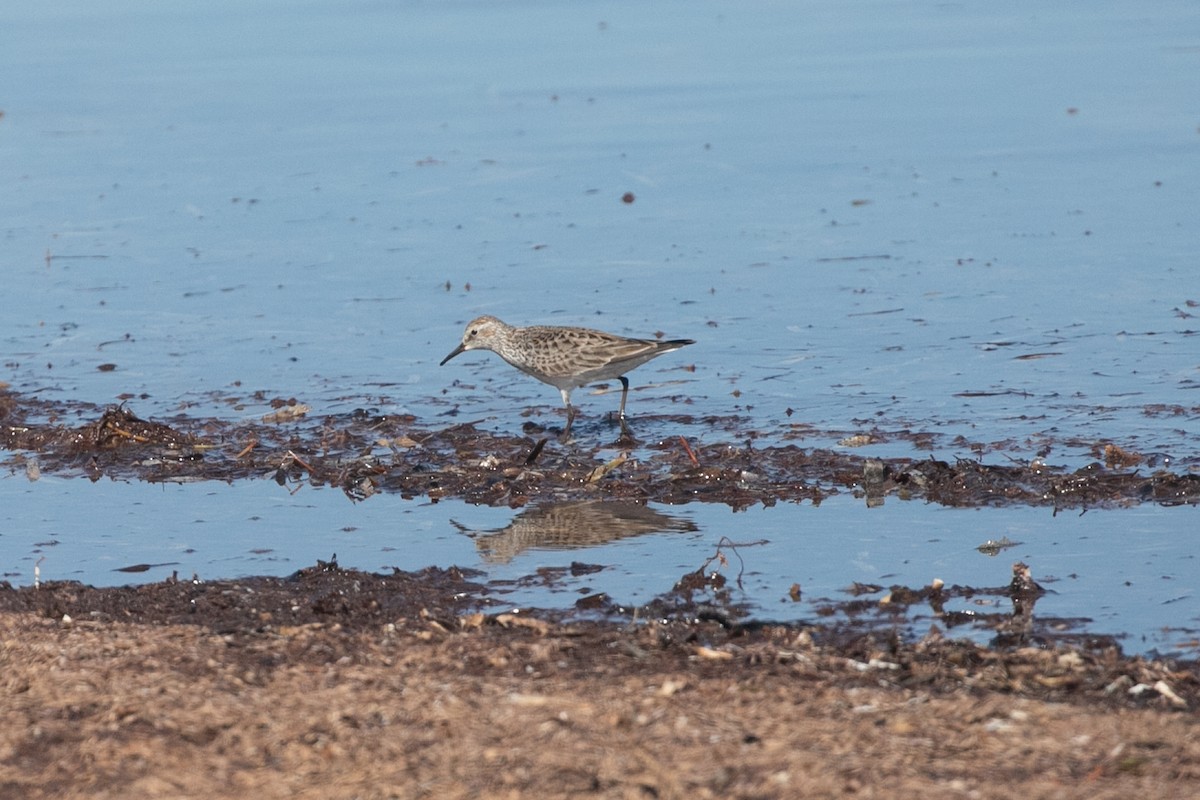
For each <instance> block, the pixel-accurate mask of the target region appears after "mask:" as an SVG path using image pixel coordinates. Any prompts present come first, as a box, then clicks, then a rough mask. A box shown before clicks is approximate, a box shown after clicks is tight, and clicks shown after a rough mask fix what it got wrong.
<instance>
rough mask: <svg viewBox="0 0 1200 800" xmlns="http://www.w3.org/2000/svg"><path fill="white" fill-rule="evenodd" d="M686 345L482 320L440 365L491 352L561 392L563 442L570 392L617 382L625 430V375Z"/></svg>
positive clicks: (571, 409)
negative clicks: (466, 355)
mask: <svg viewBox="0 0 1200 800" xmlns="http://www.w3.org/2000/svg"><path fill="white" fill-rule="evenodd" d="M689 344H695V341H694V340H693V339H670V340H667V341H661V342H660V341H656V340H653V339H630V338H627V337H625V336H616V335H615V334H611V333H605V332H604V331H597V330H592V329H591V328H573V327H567V326H559V325H531V326H529V327H527V328H517V327H514V326H512V325H506V324H505V323H503V322H501V321H500V320H498V319H496V318H495V317H492V316H483V317H479V318H478V319H474V320H471V322H470V324H469V325H467V329H466V331H464V332H463V337H462V342H461V343H460V344H459V345H458V347H456V348H454V350H453V351H451V353H450V355H448V356H446V357H445V358H443V359H442V362H441V363H442V364H445V363H446V362H447V361H449V360H450V359H452V358H454V357H455V356H456V355H458V354H459V353H464V352H466V351H468V350H491V351H492V352H493V353H496V354H497V355H499V356H500V357H501V358H503V359H504V360H505V361H507V362H508V363H509V364H512V365H513V366H514V367H516V368H517V369H519V370H521V371H522V372H524V373H525V374H526V375H531V376H533V377H534V378H537V379H538V380H539V381H542V382H543V383H548V384H550V385H551V386H553V387H555V388H556V389H558V391H559V393H560V394H562V399H563V404H564V405H565V406H566V407H567V426H566V427H565V428H564V429H563V432H562V436H561V438H562V440H563V441H566V439H567V437H568V435H569V434H570V432H571V423H573V422H574V421H575V408H574V407H573V406H572V405H571V390H572V389H576V388H578V387H580V386H585V385H587V384H589V383H596V382H597V381H604V380H610V379H612V378H616V379H617V380H619V381H620V382H621V410H620V419H621V430H622V432H628V429H627V428H626V425H625V399H626V397H627V396H628V395H629V380H628V379H627V378H626V377H625V373H626V372H629V371H630V370H631V369H634V368H635V367H639V366H641V365H642V364H645V363H646V362H647V361H649V360H650V359H652V358H656V357H657V356H661V355H662V354H663V353H669V352H671V351H672V350H678V349H679V348H681V347H684V346H686V345H689ZM439 366H441V365H439Z"/></svg>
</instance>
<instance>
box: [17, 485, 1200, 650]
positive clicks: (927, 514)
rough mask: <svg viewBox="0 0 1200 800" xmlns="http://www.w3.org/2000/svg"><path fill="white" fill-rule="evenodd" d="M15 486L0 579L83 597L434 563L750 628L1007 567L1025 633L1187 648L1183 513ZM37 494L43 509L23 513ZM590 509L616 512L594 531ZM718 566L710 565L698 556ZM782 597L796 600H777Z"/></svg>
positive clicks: (524, 588)
mask: <svg viewBox="0 0 1200 800" xmlns="http://www.w3.org/2000/svg"><path fill="white" fill-rule="evenodd" d="M14 483H15V482H14V481H11V480H10V481H7V482H6V484H7V488H8V490H9V491H8V492H6V496H7V499H10V500H15V501H16V502H13V503H6V504H5V508H6V511H5V512H3V513H2V514H0V523H2V524H3V528H4V530H5V531H6V533H5V534H4V535H3V536H2V537H0V548H2V550H0V552H3V553H4V559H5V560H4V563H5V565H6V566H5V573H4V575H3V577H4V578H5V579H7V580H8V581H10V582H11V583H13V584H15V585H28V584H31V583H33V582H34V579H35V574H36V575H37V576H38V577H39V578H40V579H41V580H64V579H67V580H78V581H82V582H85V583H88V584H91V585H95V586H115V585H123V584H127V583H131V582H137V581H150V580H162V579H165V578H168V577H170V576H171V575H172V574H173V573H174V574H177V575H178V576H179V577H180V578H189V577H192V576H196V577H199V578H200V579H211V578H217V577H241V576H247V575H279V576H283V575H288V574H290V573H292V572H294V571H296V570H298V569H300V568H302V567H306V566H310V565H312V564H314V563H316V561H317V560H318V559H320V560H329V559H330V558H331V557H333V556H335V555H336V558H337V561H338V562H339V563H340V564H341V565H342V566H352V567H356V568H360V569H365V570H371V571H379V572H390V571H391V569H392V568H398V569H403V570H419V569H421V568H423V567H426V566H449V565H455V566H459V567H465V568H470V569H476V570H481V571H482V572H483V573H484V574H485V576H486V577H485V579H486V580H489V581H491V582H492V592H493V596H494V598H495V599H497V600H500V601H502V602H503V603H504V604H505V607H507V606H508V605H510V604H511V606H513V607H518V606H526V605H536V606H541V607H558V608H570V607H572V606H573V605H574V604H575V603H576V601H578V600H579V599H581V598H582V597H585V596H588V595H594V594H599V593H601V592H603V593H606V594H607V595H609V597H610V598H611V599H612V600H613V601H614V602H616V603H618V604H620V605H624V606H627V607H632V606H640V605H644V604H645V603H648V602H649V601H650V600H652V599H653V598H654V597H655V596H657V595H660V594H664V593H666V592H669V591H670V590H671V589H672V587H673V586H674V585H675V584H676V582H677V581H679V580H680V579H681V578H682V577H684V575H685V574H687V573H690V572H695V571H696V570H700V569H705V568H706V566H707V571H708V572H718V573H720V574H722V575H723V576H724V577H725V578H726V579H727V581H728V585H729V587H730V589H731V594H730V600H731V601H732V602H733V603H735V604H745V605H747V606H748V607H749V609H750V610H751V611H752V613H753V615H754V616H756V617H759V618H763V619H773V620H801V621H804V620H808V621H818V620H821V621H825V622H828V621H831V619H830V618H829V617H823V616H821V615H820V613H819V612H820V609H822V608H823V607H824V606H827V605H830V603H831V602H833V603H839V604H840V603H844V602H847V601H849V600H852V599H854V595H852V594H851V592H850V591H849V590H850V588H851V587H852V585H853V584H855V583H860V584H875V585H878V586H882V587H884V589H885V591H879V592H874V593H870V594H868V595H865V597H866V599H868V600H871V601H872V602H874V601H878V600H879V599H880V598H882V597H883V596H884V594H885V593H886V587H890V586H897V585H898V586H908V587H911V588H920V587H922V586H927V585H929V584H930V583H931V582H932V581H933V580H935V579H941V580H942V581H944V582H945V583H946V585H947V586H955V585H957V586H963V587H974V588H977V589H996V588H1001V587H1004V586H1007V584H1008V582H1009V580H1010V579H1011V566H1012V564H1013V563H1014V562H1016V561H1022V562H1024V563H1026V564H1028V565H1029V566H1030V567H1031V568H1032V570H1033V577H1034V579H1035V580H1036V581H1037V582H1038V583H1039V584H1041V585H1042V586H1043V588H1045V589H1046V590H1048V592H1049V594H1048V595H1047V596H1045V597H1044V598H1042V599H1041V600H1040V601H1039V602H1038V603H1037V608H1036V613H1037V615H1038V616H1039V617H1040V618H1045V619H1049V618H1063V619H1064V620H1067V621H1070V622H1071V623H1072V625H1070V626H1069V627H1071V629H1073V630H1078V629H1079V628H1080V627H1082V628H1083V629H1085V630H1090V631H1094V632H1097V633H1108V634H1115V635H1120V634H1128V639H1127V641H1126V642H1125V643H1124V644H1125V646H1126V648H1127V649H1128V650H1130V651H1132V652H1143V651H1146V650H1151V649H1153V650H1159V651H1163V652H1175V651H1178V650H1181V649H1191V648H1192V647H1194V645H1193V644H1191V643H1192V642H1194V638H1195V636H1196V633H1197V632H1198V631H1200V619H1198V618H1197V613H1196V609H1197V596H1196V587H1197V586H1200V559H1198V558H1197V557H1196V555H1195V549H1194V547H1193V546H1192V542H1191V535H1192V532H1193V530H1194V527H1193V526H1194V519H1195V510H1194V509H1192V508H1165V507H1161V506H1153V505H1143V506H1138V507H1135V508H1130V509H1123V510H1119V511H1089V512H1087V513H1084V514H1080V513H1078V512H1067V513H1060V514H1057V515H1055V514H1053V512H1052V511H1050V510H1049V509H1045V508H1028V507H1017V508H1001V509H983V510H979V509H948V508H941V507H938V506H933V505H927V504H924V503H918V502H903V501H896V500H889V501H888V502H887V503H886V505H885V506H884V507H882V508H868V507H867V506H866V504H865V503H864V502H863V501H862V500H861V499H856V498H853V497H851V496H849V495H844V496H839V497H834V498H830V499H828V500H826V501H824V502H822V503H821V504H820V505H819V506H815V507H814V506H812V505H811V504H803V505H799V504H785V505H778V506H775V507H772V508H755V509H750V510H748V511H743V512H739V513H734V512H731V511H730V510H729V509H728V508H725V507H723V506H714V505H708V504H702V503H693V504H689V505H686V506H661V505H653V506H651V507H649V508H648V509H642V511H643V513H642V514H640V515H639V516H638V518H636V519H631V518H630V509H629V506H628V505H627V504H623V503H588V504H583V505H586V506H587V508H586V510H585V511H583V512H581V511H580V509H579V508H578V506H579V505H581V504H578V503H568V504H558V506H557V507H556V506H555V505H554V504H545V505H543V506H542V507H540V508H539V507H536V506H535V507H531V508H526V509H522V510H520V511H513V510H511V509H506V508H487V507H476V506H470V505H465V504H463V503H459V502H441V503H436V504H433V503H428V502H412V501H404V500H401V499H399V498H397V497H395V496H387V495H379V496H377V497H374V498H371V500H370V501H368V502H364V503H358V504H348V503H345V502H343V501H339V500H337V499H336V498H337V497H338V495H337V494H336V493H334V492H330V491H324V490H311V489H302V490H300V491H298V492H296V493H295V494H292V493H289V492H288V491H286V490H284V489H282V488H281V487H279V486H277V485H276V484H275V483H274V482H271V481H250V482H241V483H238V484H235V485H229V486H227V485H221V484H218V485H209V484H189V485H183V486H180V485H174V484H157V485H152V484H144V483H128V484H127V483H115V482H108V481H104V482H101V483H99V484H91V483H89V482H86V481H78V480H75V481H71V480H62V479H55V478H48V479H47V478H44V479H42V480H41V481H39V482H38V483H34V484H25V485H24V487H21V485H20V484H16V485H15V486H14ZM14 489H17V490H18V491H15V492H14V491H13V490H14ZM51 494H52V495H53V496H54V497H55V502H54V503H53V504H44V505H41V509H40V510H39V511H37V512H35V513H32V514H31V513H30V511H29V509H30V508H31V507H35V506H38V505H39V504H41V503H44V501H45V499H46V498H47V496H49V495H51ZM635 508H641V507H635ZM14 509H17V510H16V512H15V513H14ZM610 509H611V511H610ZM547 511H549V512H550V513H549V514H547V513H546V512H547ZM606 513H611V514H612V515H613V516H612V518H611V519H610V520H608V521H607V524H606V520H605V515H606ZM647 517H652V518H656V519H650V520H649V521H648V520H647ZM98 520H102V522H99V523H98ZM1004 539H1007V540H1008V542H1010V543H1011V546H1009V547H1006V548H1004V549H1003V550H1002V551H1001V552H1000V553H999V554H991V555H989V554H988V553H987V552H981V551H980V549H979V548H980V546H981V545H984V544H985V543H987V542H989V541H990V542H998V541H1001V540H1004ZM718 552H719V553H720V554H722V555H724V562H722V561H720V560H716V559H715V558H714V557H715V556H717V555H718ZM580 564H584V565H589V567H588V568H587V569H580V568H579V565H580ZM572 565H575V566H576V570H575V572H577V573H579V574H572V570H571V569H570V568H571V567H572ZM35 567H36V569H35ZM597 567H598V568H600V569H598V570H595V569H594V568H597ZM130 568H135V571H133V572H130V571H127V570H129V569H130ZM739 578H740V580H741V587H740V588H735V587H736V586H737V582H738V580H739ZM793 584H798V585H799V588H800V594H801V596H800V598H799V599H798V600H794V599H793V598H792V597H791V596H790V591H791V588H792V586H793ZM947 609H948V610H950V611H974V612H976V613H979V614H996V615H1005V614H1009V613H1011V610H1012V609H1011V604H1010V602H1009V601H1008V599H1007V598H1006V597H992V596H982V595H981V596H978V597H976V598H973V599H971V600H957V601H954V602H952V603H949V604H947ZM879 616H880V619H881V620H885V619H891V618H890V617H888V616H887V615H884V614H880V615H879ZM834 619H836V617H835V618H834ZM934 622H935V619H934V617H933V614H932V612H931V611H930V610H929V609H928V608H920V607H914V608H913V609H912V610H911V612H910V614H909V615H907V617H905V616H901V617H900V618H899V619H898V621H897V622H896V624H899V625H900V626H901V627H902V628H903V629H905V630H906V631H909V632H910V633H916V634H917V635H920V634H921V633H924V632H925V631H926V630H928V629H929V627H930V626H931V625H932V624H933V623H934ZM1080 623H1082V624H1080ZM888 624H891V623H888ZM939 624H942V623H940V622H939ZM951 633H952V635H959V636H969V637H973V638H982V639H986V638H987V637H989V636H990V635H991V633H990V629H989V628H986V627H980V628H973V627H970V626H967V627H962V628H955V629H953V630H952V631H951Z"/></svg>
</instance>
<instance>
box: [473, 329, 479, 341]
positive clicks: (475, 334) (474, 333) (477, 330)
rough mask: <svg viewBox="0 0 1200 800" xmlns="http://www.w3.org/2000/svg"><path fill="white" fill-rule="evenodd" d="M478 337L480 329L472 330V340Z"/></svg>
mask: <svg viewBox="0 0 1200 800" xmlns="http://www.w3.org/2000/svg"><path fill="white" fill-rule="evenodd" d="M477 335H479V329H478V328H476V329H474V330H472V331H471V338H472V339H474V338H475V337H476V336H477Z"/></svg>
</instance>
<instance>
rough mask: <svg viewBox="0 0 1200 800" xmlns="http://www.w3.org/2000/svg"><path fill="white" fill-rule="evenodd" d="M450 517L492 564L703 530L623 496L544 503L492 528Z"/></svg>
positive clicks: (687, 520)
mask: <svg viewBox="0 0 1200 800" xmlns="http://www.w3.org/2000/svg"><path fill="white" fill-rule="evenodd" d="M450 522H451V524H453V525H454V526H455V527H456V528H458V529H459V530H460V531H462V532H463V533H466V534H468V535H470V536H472V537H474V539H475V546H476V547H477V548H479V552H480V555H481V556H482V557H483V560H484V561H486V562H488V563H492V564H505V563H507V562H509V561H511V560H512V559H513V558H515V557H516V556H517V555H519V554H520V553H522V552H524V551H525V550H529V549H538V550H571V549H575V548H580V547H597V546H599V545H603V544H607V543H609V542H615V541H616V540H618V539H628V538H629V537H631V536H641V535H643V534H647V533H663V532H667V531H679V532H684V531H696V530H699V528H697V527H696V525H695V524H694V523H693V522H692V521H691V520H689V519H684V518H682V517H673V516H670V515H668V514H662V513H659V512H658V511H655V510H654V509H652V508H648V507H647V506H644V505H641V504H639V503H631V502H625V501H619V500H579V501H573V502H567V503H543V504H539V505H536V506H533V507H531V508H528V509H526V510H524V511H522V512H521V513H520V514H517V515H516V516H515V517H513V520H512V522H510V523H509V524H508V525H507V526H505V527H503V528H500V529H497V530H492V531H473V530H470V529H468V528H465V527H463V526H462V525H459V524H458V523H457V522H454V520H451V521H450Z"/></svg>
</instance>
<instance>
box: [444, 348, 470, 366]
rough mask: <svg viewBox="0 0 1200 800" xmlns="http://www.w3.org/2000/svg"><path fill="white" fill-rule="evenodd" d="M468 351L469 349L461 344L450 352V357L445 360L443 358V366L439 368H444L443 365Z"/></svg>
mask: <svg viewBox="0 0 1200 800" xmlns="http://www.w3.org/2000/svg"><path fill="white" fill-rule="evenodd" d="M466 349H467V348H465V347H463V346H462V345H461V344H460V345H459V346H458V347H456V348H454V350H452V351H451V352H450V355H448V356H446V357H445V358H443V359H442V363H441V364H438V366H439V367H440V366H442V365H443V364H445V363H446V362H447V361H449V360H450V359H452V358H454V357H455V356H456V355H458V354H459V353H461V352H462V351H463V350H466Z"/></svg>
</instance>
